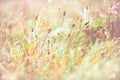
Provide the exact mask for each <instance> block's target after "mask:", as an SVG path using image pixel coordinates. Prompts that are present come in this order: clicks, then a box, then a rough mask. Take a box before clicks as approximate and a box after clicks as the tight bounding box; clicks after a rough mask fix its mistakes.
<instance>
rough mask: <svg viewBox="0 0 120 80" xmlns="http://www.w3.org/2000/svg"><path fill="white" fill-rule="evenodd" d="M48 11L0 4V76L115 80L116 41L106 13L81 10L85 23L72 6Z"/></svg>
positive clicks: (9, 79) (118, 68) (118, 71)
mask: <svg viewBox="0 0 120 80" xmlns="http://www.w3.org/2000/svg"><path fill="white" fill-rule="evenodd" d="M72 1H73V0H72ZM76 5H77V7H76V9H77V10H81V9H79V8H80V6H79V4H76ZM3 6H6V8H5V9H7V6H9V7H11V5H3ZM1 7H2V6H1ZM11 8H13V7H11ZM48 9H49V10H46V9H44V8H43V9H40V10H37V8H36V11H33V12H32V10H33V9H32V8H30V9H28V10H26V11H25V12H26V13H23V14H22V13H19V11H18V12H15V11H14V10H13V11H11V10H9V9H8V10H9V11H10V13H7V12H8V11H7V10H6V11H4V10H3V9H2V8H0V10H1V14H3V15H4V14H6V15H7V16H6V17H5V18H2V17H3V16H0V17H1V18H2V19H0V20H1V23H0V31H1V32H0V80H102V79H104V80H119V79H120V63H119V61H120V59H119V57H120V53H119V52H120V50H119V39H118V38H115V37H111V32H110V31H109V29H108V28H109V27H108V25H109V15H106V14H104V16H105V17H102V18H101V17H97V18H96V17H94V16H92V15H91V14H88V13H87V15H85V16H88V17H89V18H88V20H89V21H88V22H85V21H86V20H85V19H84V14H82V13H80V14H79V11H72V10H73V7H72V6H70V7H69V8H68V10H67V9H66V10H63V9H64V8H59V9H58V10H57V9H56V7H54V9H55V10H54V11H53V12H51V11H52V10H51V7H50V8H48ZM3 11H4V12H5V13H4V12H3ZM23 12H24V11H23ZM74 12H75V13H74ZM36 13H37V15H36ZM53 13H54V14H53ZM12 14H16V15H12ZM101 14H102V13H101ZM117 15H119V14H117ZM111 19H113V20H114V19H116V18H115V17H112V16H111Z"/></svg>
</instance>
